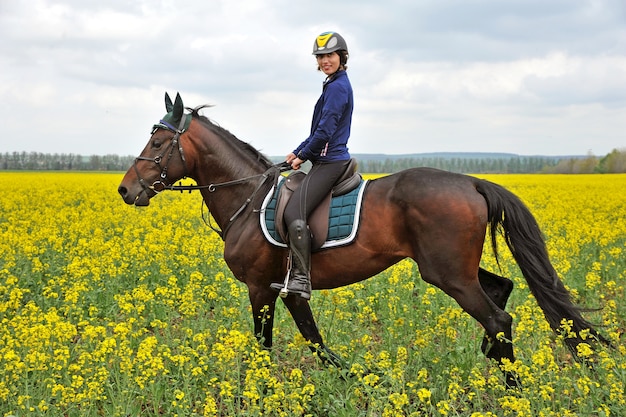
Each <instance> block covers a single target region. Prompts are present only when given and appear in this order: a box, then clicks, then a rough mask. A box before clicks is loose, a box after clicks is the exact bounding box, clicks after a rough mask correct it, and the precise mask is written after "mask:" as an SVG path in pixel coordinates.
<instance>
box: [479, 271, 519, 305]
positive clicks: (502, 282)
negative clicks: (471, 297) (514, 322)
mask: <svg viewBox="0 0 626 417" xmlns="http://www.w3.org/2000/svg"><path fill="white" fill-rule="evenodd" d="M478 281H480V286H481V287H482V288H483V291H485V293H486V294H487V295H488V296H489V298H491V301H493V302H494V303H496V305H497V306H498V307H500V308H501V309H502V310H504V309H505V308H506V303H507V301H508V300H509V296H510V295H511V291H513V281H511V280H510V279H508V278H505V277H501V276H500V275H496V274H494V273H493V272H489V271H487V270H485V269H483V268H479V269H478Z"/></svg>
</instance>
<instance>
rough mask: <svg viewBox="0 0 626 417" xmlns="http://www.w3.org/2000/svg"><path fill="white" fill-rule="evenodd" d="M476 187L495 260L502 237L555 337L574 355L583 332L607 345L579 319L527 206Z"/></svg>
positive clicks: (490, 186) (504, 193)
mask: <svg viewBox="0 0 626 417" xmlns="http://www.w3.org/2000/svg"><path fill="white" fill-rule="evenodd" d="M475 186H476V190H477V191H478V192H479V193H480V194H482V195H483V197H484V198H485V200H486V201H487V206H488V223H489V226H490V229H491V230H490V231H491V243H492V248H493V251H494V255H495V256H496V260H497V259H498V251H497V248H496V237H497V234H498V233H501V234H502V235H503V237H504V240H505V241H506V244H507V245H508V247H509V249H510V251H511V253H512V254H513V257H514V258H515V260H516V261H517V264H518V265H519V267H520V269H521V271H522V274H523V275H524V278H525V279H526V281H527V282H528V286H529V288H530V291H531V292H532V294H533V295H534V296H535V299H536V300H537V303H538V304H539V307H541V309H542V310H543V312H544V315H545V317H546V319H547V321H548V323H549V324H550V327H551V328H552V329H553V330H554V331H555V332H556V333H559V334H563V336H564V340H565V343H566V345H567V347H568V348H569V349H570V350H571V351H572V352H573V353H574V354H577V349H576V346H577V345H578V344H579V343H581V342H583V341H588V338H587V339H585V338H586V336H585V333H586V332H589V333H588V334H589V335H590V336H592V339H593V338H595V339H597V340H599V341H601V342H603V343H604V344H607V345H610V342H609V341H608V340H607V339H605V338H604V337H603V336H602V335H601V334H599V333H598V332H597V331H596V330H595V329H594V326H593V325H592V324H591V323H590V322H588V321H587V320H585V319H584V318H583V317H582V315H581V311H585V309H582V308H580V307H578V306H576V305H575V304H574V303H573V302H572V300H571V296H570V293H569V292H568V291H567V289H566V288H565V286H564V285H563V283H562V282H561V280H560V279H559V277H558V274H557V272H556V271H555V270H554V267H553V266H552V264H551V263H550V258H549V256H548V251H547V249H546V244H545V241H544V239H543V235H542V233H541V231H540V229H539V225H538V224H537V221H536V220H535V218H534V216H533V215H532V213H531V212H530V210H529V209H528V208H527V207H526V205H525V204H524V203H523V202H522V201H521V200H520V199H519V198H518V197H517V196H515V195H514V194H513V193H511V192H510V191H508V190H506V189H505V188H503V187H501V186H499V185H497V184H494V183H491V182H489V181H485V180H477V181H476V183H475ZM563 320H566V321H568V322H570V323H571V328H570V329H568V330H570V331H567V332H564V330H565V328H564V327H563V326H562V324H563V323H562V322H563ZM582 331H586V332H583V333H581V332H582ZM581 335H582V336H581Z"/></svg>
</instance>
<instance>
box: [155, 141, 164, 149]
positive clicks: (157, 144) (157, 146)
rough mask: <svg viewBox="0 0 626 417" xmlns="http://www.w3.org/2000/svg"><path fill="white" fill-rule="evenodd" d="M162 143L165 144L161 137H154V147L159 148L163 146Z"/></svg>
mask: <svg viewBox="0 0 626 417" xmlns="http://www.w3.org/2000/svg"><path fill="white" fill-rule="evenodd" d="M161 145H163V142H161V140H160V139H154V140H153V141H152V147H153V148H154V149H159V148H160V147H161Z"/></svg>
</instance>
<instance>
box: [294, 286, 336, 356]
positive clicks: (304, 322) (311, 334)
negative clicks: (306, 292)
mask: <svg viewBox="0 0 626 417" xmlns="http://www.w3.org/2000/svg"><path fill="white" fill-rule="evenodd" d="M282 300H283V302H284V303H285V305H286V306H287V309H288V310H289V312H290V313H291V317H293V319H294V321H295V322H296V325H297V326H298V330H300V333H301V334H302V336H303V337H304V339H305V340H306V341H307V342H309V343H310V345H309V347H310V349H311V351H312V352H313V353H316V354H317V355H318V356H319V357H320V359H321V360H322V362H324V363H330V364H332V365H334V366H336V367H338V368H345V367H346V362H345V361H344V360H343V359H342V358H341V357H340V356H339V355H337V354H336V353H335V352H333V351H332V350H330V349H328V348H327V347H326V345H324V341H323V339H322V335H321V334H320V332H319V330H318V329H317V324H315V319H314V318H313V313H312V312H311V307H310V306H309V301H308V300H305V299H303V298H301V297H298V296H295V295H289V296H287V297H286V298H283V299H282Z"/></svg>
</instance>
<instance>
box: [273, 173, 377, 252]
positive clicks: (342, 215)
mask: <svg viewBox="0 0 626 417" xmlns="http://www.w3.org/2000/svg"><path fill="white" fill-rule="evenodd" d="M283 183H284V180H283V178H282V177H281V180H280V182H279V183H278V185H277V186H276V187H274V188H272V189H271V190H270V192H269V193H268V195H267V196H266V197H265V200H264V202H263V206H262V207H261V228H262V229H263V233H264V234H265V237H266V238H267V240H269V241H270V243H272V244H274V245H276V246H283V247H286V246H287V244H286V243H285V241H283V239H282V238H281V237H280V235H279V234H278V231H277V230H276V204H277V197H278V193H279V191H280V187H282V186H283ZM366 183H367V180H361V183H360V184H359V185H358V186H357V188H355V189H354V190H352V191H350V192H348V193H347V194H344V195H340V196H337V197H333V198H332V199H331V200H330V209H329V219H328V237H327V238H326V242H325V243H324V244H323V245H322V248H328V247H333V246H341V245H347V244H349V243H351V242H352V240H354V238H355V236H356V232H357V229H358V226H359V215H360V212H361V202H362V199H363V192H364V191H365V184H366Z"/></svg>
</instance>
